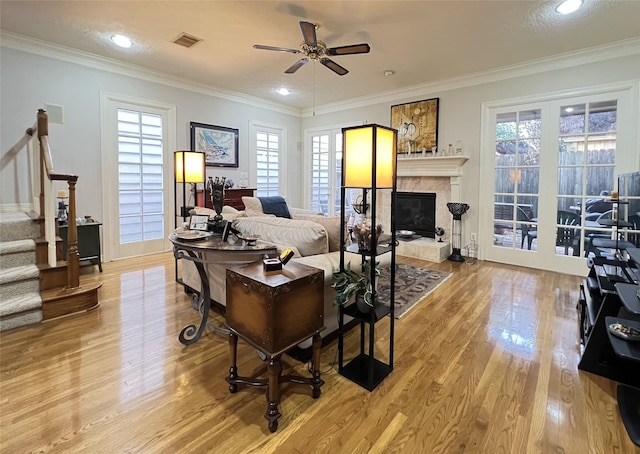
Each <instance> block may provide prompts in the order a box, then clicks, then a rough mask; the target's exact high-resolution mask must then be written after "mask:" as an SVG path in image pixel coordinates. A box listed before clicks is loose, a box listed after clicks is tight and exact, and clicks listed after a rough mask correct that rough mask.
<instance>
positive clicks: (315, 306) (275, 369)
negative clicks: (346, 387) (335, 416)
mask: <svg viewBox="0 0 640 454" xmlns="http://www.w3.org/2000/svg"><path fill="white" fill-rule="evenodd" d="M323 317H324V272H323V271H322V270H320V269H318V268H313V267H311V266H307V265H303V264H299V263H295V262H289V263H288V264H287V265H286V266H285V267H284V269H282V270H279V271H269V272H265V271H263V266H262V262H261V261H260V262H256V263H251V264H249V265H244V266H239V267H232V268H227V308H226V318H227V325H228V326H229V331H230V333H229V348H230V353H231V364H230V367H229V376H228V377H227V378H226V380H227V383H229V392H231V393H235V392H236V391H237V390H238V385H248V386H266V387H267V409H266V412H265V415H264V417H265V418H266V419H267V421H269V431H271V432H275V431H276V430H277V429H278V419H279V418H280V416H281V414H280V412H279V411H278V403H279V402H280V385H281V384H282V383H284V382H293V383H297V384H304V385H311V386H312V388H313V391H312V397H313V398H314V399H317V398H318V397H320V387H321V386H322V385H323V384H324V381H323V380H321V379H320V345H321V339H320V331H322V330H323V329H324V320H323ZM238 337H240V338H242V340H244V341H245V342H247V343H248V344H249V345H251V346H252V347H254V348H256V349H257V350H259V351H260V352H262V353H263V354H264V355H265V356H266V360H265V361H266V362H267V371H268V377H267V378H253V377H241V376H239V375H238V368H237V361H236V356H237V347H238ZM310 337H313V344H312V345H313V347H312V349H313V361H312V369H311V374H312V377H311V378H307V377H301V376H298V375H281V372H282V364H281V357H282V354H283V353H284V352H285V351H287V350H289V349H290V348H292V347H294V346H296V345H297V344H299V343H300V342H303V341H305V340H307V339H309V338H310Z"/></svg>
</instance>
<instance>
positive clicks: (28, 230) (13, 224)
mask: <svg viewBox="0 0 640 454" xmlns="http://www.w3.org/2000/svg"><path fill="white" fill-rule="evenodd" d="M0 225H1V227H0V241H16V240H23V239H25V238H38V237H39V236H40V224H39V223H38V222H35V221H34V220H33V219H32V218H31V217H30V216H29V215H27V214H26V213H0Z"/></svg>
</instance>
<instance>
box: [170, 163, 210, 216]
mask: <svg viewBox="0 0 640 454" xmlns="http://www.w3.org/2000/svg"><path fill="white" fill-rule="evenodd" d="M173 156H174V180H175V183H181V184H182V206H181V207H180V217H182V221H183V222H185V221H186V220H187V218H188V217H189V211H190V210H191V209H192V208H193V207H192V206H187V183H190V184H191V185H193V187H192V189H195V186H196V185H197V184H198V183H203V182H204V179H205V166H204V158H205V157H204V154H203V153H198V152H195V151H176V152H174V154H173ZM191 193H193V192H191ZM174 205H175V206H177V205H178V191H175V193H174ZM177 217H178V214H177V210H176V218H177ZM177 226H178V223H177V220H176V224H175V227H177Z"/></svg>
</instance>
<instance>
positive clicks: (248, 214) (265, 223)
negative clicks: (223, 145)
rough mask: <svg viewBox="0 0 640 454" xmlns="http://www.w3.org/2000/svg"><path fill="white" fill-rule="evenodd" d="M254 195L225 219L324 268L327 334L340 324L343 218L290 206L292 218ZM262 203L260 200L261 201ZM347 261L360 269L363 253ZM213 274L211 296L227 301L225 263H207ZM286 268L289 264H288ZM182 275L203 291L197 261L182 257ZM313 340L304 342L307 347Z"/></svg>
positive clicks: (384, 257) (386, 256)
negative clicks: (337, 284) (270, 210)
mask: <svg viewBox="0 0 640 454" xmlns="http://www.w3.org/2000/svg"><path fill="white" fill-rule="evenodd" d="M245 199H255V200H258V199H257V198H254V197H249V198H248V197H243V201H244V202H245V207H246V209H245V211H244V212H238V211H236V210H234V209H233V208H231V207H224V209H223V212H222V215H223V217H224V218H225V219H229V220H233V225H234V228H236V229H237V230H238V231H240V232H241V233H242V234H244V235H252V236H254V235H257V236H258V237H259V238H260V240H261V241H266V242H268V243H272V244H274V245H275V246H276V247H277V249H278V252H281V251H282V250H284V249H285V248H287V247H288V248H291V249H292V250H293V251H294V253H295V255H294V257H293V258H292V261H296V262H299V263H303V264H305V265H309V266H313V267H316V268H319V269H321V270H323V271H324V282H325V285H324V326H325V329H324V330H323V331H322V332H321V335H322V337H326V336H328V335H329V334H331V333H333V332H334V331H336V330H337V328H338V308H337V306H335V304H334V295H335V292H334V290H333V288H331V285H332V284H333V272H334V271H335V270H336V269H338V266H339V264H340V251H339V243H340V219H339V218H338V217H335V218H326V217H324V216H322V215H318V214H316V213H314V212H311V211H308V210H301V209H296V208H289V211H290V213H291V216H292V218H291V219H288V218H279V217H274V216H268V215H264V213H262V212H261V211H260V210H258V208H259V205H258V206H257V207H256V206H255V205H254V204H253V202H254V201H252V200H245ZM258 203H259V201H258ZM196 213H198V214H211V210H208V209H206V208H200V207H197V208H196ZM390 260H391V258H390V254H384V255H382V256H380V257H379V261H380V262H381V263H382V264H383V265H388V264H389V263H390ZM345 261H347V262H351V268H352V269H353V270H356V271H359V270H360V262H361V257H360V255H358V254H352V253H346V254H345ZM205 267H206V271H207V276H208V278H209V288H210V292H211V299H212V300H213V301H214V302H215V303H218V304H221V305H223V306H224V305H226V267H225V266H224V265H216V264H208V265H206V266H205ZM285 268H286V265H285ZM182 279H183V282H184V284H185V285H186V286H187V287H188V288H190V289H192V290H194V291H195V292H198V293H199V292H200V285H201V284H200V277H199V275H198V273H197V270H196V268H195V265H194V264H193V263H192V262H189V261H187V260H182ZM310 345H311V343H310V340H309V341H306V342H304V343H302V344H300V347H302V348H307V347H309V346H310Z"/></svg>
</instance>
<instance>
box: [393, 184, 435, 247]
mask: <svg viewBox="0 0 640 454" xmlns="http://www.w3.org/2000/svg"><path fill="white" fill-rule="evenodd" d="M395 207H396V216H395V218H396V219H395V220H396V230H411V231H414V232H416V234H417V235H420V236H424V237H428V238H435V236H436V235H435V230H436V194H435V193H433V192H396V204H395Z"/></svg>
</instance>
